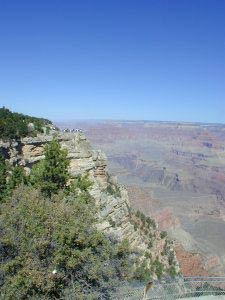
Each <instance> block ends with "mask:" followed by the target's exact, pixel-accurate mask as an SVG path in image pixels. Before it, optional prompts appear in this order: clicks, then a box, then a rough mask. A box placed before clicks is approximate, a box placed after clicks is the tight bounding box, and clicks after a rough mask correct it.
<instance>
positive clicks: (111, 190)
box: [106, 184, 121, 197]
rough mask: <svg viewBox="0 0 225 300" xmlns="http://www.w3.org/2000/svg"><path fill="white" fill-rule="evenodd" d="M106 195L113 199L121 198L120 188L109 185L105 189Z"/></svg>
mask: <svg viewBox="0 0 225 300" xmlns="http://www.w3.org/2000/svg"><path fill="white" fill-rule="evenodd" d="M106 193H108V194H109V195H112V196H114V197H121V193H120V188H119V187H118V186H116V185H112V184H109V185H108V186H107V188H106Z"/></svg>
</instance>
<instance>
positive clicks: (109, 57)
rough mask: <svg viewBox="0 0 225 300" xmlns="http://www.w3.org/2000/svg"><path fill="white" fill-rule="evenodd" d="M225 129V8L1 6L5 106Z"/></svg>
mask: <svg viewBox="0 0 225 300" xmlns="http://www.w3.org/2000/svg"><path fill="white" fill-rule="evenodd" d="M3 105H4V106H6V107H8V108H10V109H11V110H13V111H18V112H23V113H26V114H31V115H34V116H41V117H47V118H50V119H53V120H66V119H67V120H68V119H128V120H140V119H141V120H164V121H167V120H169V121H190V122H192V121H198V122H216V123H225V1H224V0H38V1H30V0H27V1H25V0H19V1H18V0H0V106H3Z"/></svg>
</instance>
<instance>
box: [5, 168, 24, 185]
mask: <svg viewBox="0 0 225 300" xmlns="http://www.w3.org/2000/svg"><path fill="white" fill-rule="evenodd" d="M26 181H27V178H26V175H25V171H24V168H23V167H21V166H16V167H14V168H13V170H12V175H11V177H10V179H9V182H8V188H9V190H13V189H15V188H16V187H17V186H19V185H20V184H21V183H26Z"/></svg>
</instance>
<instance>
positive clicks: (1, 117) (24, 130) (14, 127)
mask: <svg viewBox="0 0 225 300" xmlns="http://www.w3.org/2000/svg"><path fill="white" fill-rule="evenodd" d="M51 124H52V123H51V121H49V120H46V119H42V118H35V117H30V116H27V115H23V114H20V113H13V112H11V111H10V110H9V109H7V108H5V107H2V108H0V139H3V140H9V139H20V138H21V137H25V136H28V135H30V134H32V135H36V134H37V133H39V132H43V128H44V127H48V126H49V125H51Z"/></svg>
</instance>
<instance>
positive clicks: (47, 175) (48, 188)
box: [40, 140, 69, 197]
mask: <svg viewBox="0 0 225 300" xmlns="http://www.w3.org/2000/svg"><path fill="white" fill-rule="evenodd" d="M68 167H69V160H68V159H67V150H66V149H61V147H60V144H59V142H58V141H56V140H53V141H52V142H51V143H49V144H48V145H46V147H45V159H44V161H43V169H42V175H41V176H40V178H41V181H42V182H41V190H42V192H43V193H44V194H45V195H46V196H49V197H50V196H51V195H52V194H55V193H57V192H58V191H59V190H60V189H64V188H65V187H66V184H67V182H68V179H69V171H68Z"/></svg>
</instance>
